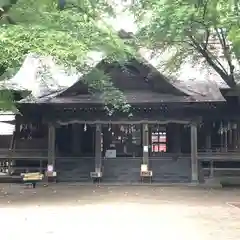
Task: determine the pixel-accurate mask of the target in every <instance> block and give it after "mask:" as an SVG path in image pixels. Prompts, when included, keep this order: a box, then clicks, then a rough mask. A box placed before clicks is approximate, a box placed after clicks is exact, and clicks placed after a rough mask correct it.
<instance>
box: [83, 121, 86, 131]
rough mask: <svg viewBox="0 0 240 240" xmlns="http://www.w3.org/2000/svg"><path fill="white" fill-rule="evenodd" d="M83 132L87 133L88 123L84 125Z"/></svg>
mask: <svg viewBox="0 0 240 240" xmlns="http://www.w3.org/2000/svg"><path fill="white" fill-rule="evenodd" d="M83 130H84V132H86V131H87V124H86V123H85V124H84V128H83Z"/></svg>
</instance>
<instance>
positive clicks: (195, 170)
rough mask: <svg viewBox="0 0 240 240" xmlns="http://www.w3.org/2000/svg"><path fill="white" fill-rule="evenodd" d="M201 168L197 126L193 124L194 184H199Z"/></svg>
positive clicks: (192, 157)
mask: <svg viewBox="0 0 240 240" xmlns="http://www.w3.org/2000/svg"><path fill="white" fill-rule="evenodd" d="M198 168H199V166H198V152H197V124H196V123H192V124H191V178H192V182H199V174H198V173H199V171H198V170H199V169H198Z"/></svg>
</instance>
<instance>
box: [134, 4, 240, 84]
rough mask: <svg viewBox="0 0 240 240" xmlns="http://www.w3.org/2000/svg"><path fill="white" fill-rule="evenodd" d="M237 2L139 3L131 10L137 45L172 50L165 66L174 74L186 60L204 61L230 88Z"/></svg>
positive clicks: (238, 38)
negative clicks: (134, 19)
mask: <svg viewBox="0 0 240 240" xmlns="http://www.w3.org/2000/svg"><path fill="white" fill-rule="evenodd" d="M239 6H240V4H239V1H238V0H139V1H135V3H134V4H132V5H131V11H132V12H133V13H134V15H135V17H136V22H137V23H138V25H139V32H138V34H137V39H138V42H139V43H140V44H141V45H142V46H146V47H148V48H150V49H153V50H156V51H161V50H166V49H171V50H173V49H174V52H175V54H173V55H172V57H171V58H170V59H169V61H168V62H167V63H166V66H167V67H172V69H171V70H172V71H175V70H176V69H178V68H179V66H180V65H182V64H183V63H184V62H185V60H186V58H187V57H189V56H190V57H191V61H192V62H193V61H195V62H196V63H199V62H200V59H201V61H202V60H205V63H206V66H210V67H212V68H213V69H214V70H215V71H216V72H217V73H218V74H219V75H220V76H221V77H222V78H223V80H224V81H225V82H226V83H227V84H228V85H229V86H231V87H234V86H235V85H236V81H237V80H236V79H235V78H234V76H235V73H236V69H237V68H236V67H237V65H238V64H239V60H240V50H239V49H240V31H239V20H240V18H239Z"/></svg>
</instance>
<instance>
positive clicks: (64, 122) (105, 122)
mask: <svg viewBox="0 0 240 240" xmlns="http://www.w3.org/2000/svg"><path fill="white" fill-rule="evenodd" d="M146 122H147V123H149V124H168V123H178V124H189V123H190V122H191V120H177V119H176V120H175V119H167V120H162V121H161V120H156V121H153V120H146V119H143V120H138V121H134V120H133V121H131V120H126V119H125V120H124V119H123V120H118V121H111V120H109V121H100V120H96V121H87V120H86V121H84V120H67V121H61V120H58V121H57V123H58V124H59V125H68V124H76V123H79V124H85V123H87V124H92V125H94V124H144V123H146Z"/></svg>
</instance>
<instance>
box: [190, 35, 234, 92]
mask: <svg viewBox="0 0 240 240" xmlns="http://www.w3.org/2000/svg"><path fill="white" fill-rule="evenodd" d="M188 37H189V38H190V39H191V41H192V42H193V44H194V46H195V48H196V50H197V51H198V52H199V53H201V54H202V56H203V57H204V58H205V59H206V61H207V62H208V64H209V65H210V66H211V67H212V68H213V69H214V70H215V71H216V72H217V73H218V74H219V75H220V76H221V77H222V79H223V80H224V81H225V82H226V83H227V84H228V85H229V86H230V87H235V86H236V83H235V81H234V79H233V78H232V77H231V76H229V75H228V74H227V73H226V72H225V71H224V70H222V69H221V68H220V67H219V66H217V65H216V63H215V62H214V61H213V59H212V58H211V57H210V56H209V54H208V53H207V51H205V50H204V48H202V47H201V46H200V45H199V44H198V42H197V41H196V40H195V39H194V37H193V36H192V35H190V34H189V35H188Z"/></svg>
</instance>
